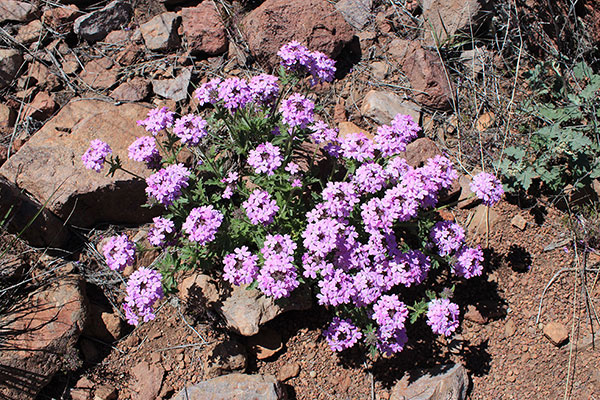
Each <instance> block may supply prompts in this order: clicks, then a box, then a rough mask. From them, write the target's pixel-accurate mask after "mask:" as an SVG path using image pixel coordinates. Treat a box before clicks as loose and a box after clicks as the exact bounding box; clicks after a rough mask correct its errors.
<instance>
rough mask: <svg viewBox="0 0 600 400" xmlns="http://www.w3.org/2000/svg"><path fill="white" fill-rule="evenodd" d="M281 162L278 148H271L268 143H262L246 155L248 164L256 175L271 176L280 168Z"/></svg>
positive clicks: (281, 158)
mask: <svg viewBox="0 0 600 400" xmlns="http://www.w3.org/2000/svg"><path fill="white" fill-rule="evenodd" d="M282 160H283V157H281V153H280V151H279V147H277V146H273V145H272V144H271V143H270V142H266V143H262V144H260V145H258V147H257V148H256V149H254V150H252V151H250V153H248V164H249V165H250V166H252V167H254V172H256V173H257V174H262V173H264V174H267V175H269V176H270V175H273V174H274V171H275V170H276V169H277V168H279V166H281V162H282Z"/></svg>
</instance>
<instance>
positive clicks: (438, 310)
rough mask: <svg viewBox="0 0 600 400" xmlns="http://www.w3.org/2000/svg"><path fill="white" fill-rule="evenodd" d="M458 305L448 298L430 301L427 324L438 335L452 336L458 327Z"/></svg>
mask: <svg viewBox="0 0 600 400" xmlns="http://www.w3.org/2000/svg"><path fill="white" fill-rule="evenodd" d="M458 313H459V312H458V306H457V305H456V304H454V303H451V302H450V300H448V299H434V300H431V302H430V303H429V307H428V311H427V325H429V326H430V327H431V330H432V331H433V332H434V333H437V334H438V335H444V336H450V335H451V334H452V332H454V331H455V330H456V328H458Z"/></svg>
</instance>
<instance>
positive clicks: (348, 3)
mask: <svg viewBox="0 0 600 400" xmlns="http://www.w3.org/2000/svg"><path fill="white" fill-rule="evenodd" d="M372 7H373V0H340V1H339V2H337V3H336V5H335V8H336V9H337V10H338V11H339V12H340V13H342V15H343V16H344V19H345V20H346V22H348V23H349V24H350V25H352V27H353V28H355V29H357V30H359V31H360V30H362V29H363V28H364V27H365V26H366V25H367V24H368V23H369V19H370V18H371V8H372Z"/></svg>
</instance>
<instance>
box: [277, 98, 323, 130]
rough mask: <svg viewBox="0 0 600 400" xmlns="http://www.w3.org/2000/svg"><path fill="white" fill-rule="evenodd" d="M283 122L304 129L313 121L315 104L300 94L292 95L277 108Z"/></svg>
mask: <svg viewBox="0 0 600 400" xmlns="http://www.w3.org/2000/svg"><path fill="white" fill-rule="evenodd" d="M279 111H280V112H281V118H282V120H283V122H285V123H286V124H288V125H289V126H290V127H292V128H293V127H299V128H300V129H305V128H306V127H307V126H308V125H309V124H310V123H312V122H313V121H314V120H315V103H313V102H312V101H311V100H310V99H308V98H306V97H305V96H303V95H301V94H300V93H294V94H292V95H291V96H290V97H289V98H288V99H287V100H284V101H283V104H282V105H281V107H280V108H279Z"/></svg>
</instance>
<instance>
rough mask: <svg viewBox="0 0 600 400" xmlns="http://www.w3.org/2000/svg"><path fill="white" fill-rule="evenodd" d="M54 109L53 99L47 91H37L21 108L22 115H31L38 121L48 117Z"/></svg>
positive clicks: (24, 116)
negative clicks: (31, 99) (29, 101)
mask: <svg viewBox="0 0 600 400" xmlns="http://www.w3.org/2000/svg"><path fill="white" fill-rule="evenodd" d="M55 109H56V103H55V102H54V99H52V97H51V96H50V94H48V93H47V92H39V93H38V94H36V95H35V97H34V98H33V101H32V102H31V103H29V104H27V105H26V106H25V107H24V108H23V117H22V118H27V117H31V118H33V119H37V120H40V121H44V120H46V119H47V118H49V117H50V116H51V115H52V113H53V112H54V110H55Z"/></svg>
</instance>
